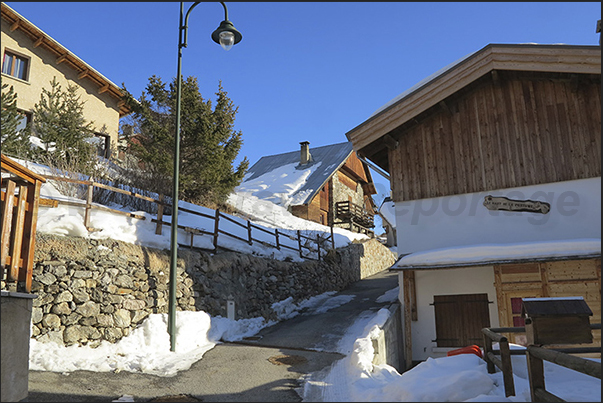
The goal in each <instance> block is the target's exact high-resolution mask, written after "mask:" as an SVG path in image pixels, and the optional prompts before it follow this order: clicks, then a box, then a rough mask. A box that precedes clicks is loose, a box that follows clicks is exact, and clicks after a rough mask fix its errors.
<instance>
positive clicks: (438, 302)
mask: <svg viewBox="0 0 603 403" xmlns="http://www.w3.org/2000/svg"><path fill="white" fill-rule="evenodd" d="M488 303H489V302H488V294H459V295H435V296H434V297H433V305H434V307H435V322H436V341H437V345H438V347H465V346H469V345H472V344H477V345H478V346H482V344H483V342H482V340H483V338H482V328H484V327H490V313H489V310H488Z"/></svg>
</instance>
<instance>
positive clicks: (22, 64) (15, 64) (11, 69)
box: [2, 52, 29, 80]
mask: <svg viewBox="0 0 603 403" xmlns="http://www.w3.org/2000/svg"><path fill="white" fill-rule="evenodd" d="M28 65H29V60H28V59H27V58H25V57H21V56H17V55H15V54H13V53H10V52H5V53H4V58H3V60H2V72H3V73H4V74H8V75H10V76H13V77H16V78H19V79H21V80H27V69H28Z"/></svg>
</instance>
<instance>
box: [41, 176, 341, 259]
mask: <svg viewBox="0 0 603 403" xmlns="http://www.w3.org/2000/svg"><path fill="white" fill-rule="evenodd" d="M44 178H46V180H49V181H51V180H52V181H62V182H70V183H73V184H76V185H83V186H86V187H87V191H86V200H85V201H84V202H83V203H80V202H75V201H65V200H58V199H50V200H52V201H53V202H54V203H55V205H57V204H63V205H69V206H76V207H82V208H84V209H85V214H84V226H85V227H86V228H87V229H88V231H94V230H95V228H92V227H91V225H90V212H91V210H92V209H98V210H103V211H108V212H111V213H114V214H121V215H125V216H128V217H132V218H136V219H139V220H145V219H146V217H145V216H143V215H140V214H134V213H129V212H125V211H121V210H116V209H112V208H110V207H106V206H103V205H98V204H93V202H92V200H93V197H94V188H99V189H105V190H108V191H110V192H115V193H121V194H125V195H127V196H131V197H134V198H137V199H141V200H145V201H147V202H150V203H153V204H156V205H157V218H156V219H152V220H151V221H152V222H154V223H156V227H155V233H156V234H158V235H161V233H162V227H163V226H164V225H168V226H170V225H171V223H170V222H168V221H163V216H164V210H165V209H166V207H171V204H170V203H168V202H166V199H167V197H166V196H164V195H159V196H158V198H157V199H155V198H152V197H148V196H144V195H141V194H139V193H136V192H132V191H129V190H124V189H120V188H116V187H112V186H109V185H106V184H102V183H98V182H95V181H91V180H77V179H71V178H65V177H62V176H51V175H45V176H44ZM47 200H48V199H47ZM44 204H48V202H45V203H44ZM178 211H181V212H186V213H190V214H194V215H198V216H200V217H204V218H207V219H210V220H213V222H214V228H213V231H212V232H210V231H207V230H205V229H203V228H194V227H187V226H184V225H178V228H180V229H182V230H184V231H185V232H187V233H188V234H190V243H189V245H186V246H189V247H190V248H193V247H194V246H193V243H194V237H195V236H198V235H208V236H211V237H212V243H213V251H214V252H216V251H217V250H218V249H219V248H220V249H228V248H226V247H224V246H220V245H219V243H218V239H219V237H220V235H224V236H227V237H229V238H233V239H236V240H239V241H241V242H245V243H247V244H249V245H253V244H254V242H255V243H256V244H258V243H259V244H261V245H262V246H265V247H269V248H274V249H276V250H282V249H289V250H292V251H295V252H296V253H298V254H299V257H300V258H304V259H313V260H321V259H322V258H323V257H324V256H325V255H326V251H327V250H329V249H334V248H335V237H334V234H333V227H330V235H328V236H321V235H320V234H317V235H316V237H309V236H306V235H304V234H302V231H300V230H297V231H294V233H295V235H291V234H288V233H287V232H288V231H283V230H280V231H279V229H278V228H277V229H275V230H274V231H270V230H268V229H266V228H263V227H261V226H258V225H256V224H254V223H252V222H251V221H250V220H246V221H245V222H244V223H241V222H239V221H237V220H235V219H234V218H233V217H232V216H230V215H228V214H225V213H223V212H221V211H220V210H219V209H216V210H214V211H215V213H214V214H212V215H210V214H205V213H202V212H200V211H195V210H191V209H187V208H184V207H178ZM221 220H226V221H229V222H231V223H233V224H235V225H237V226H240V227H241V228H242V229H244V230H245V231H246V234H247V236H246V237H242V236H240V235H236V234H233V233H230V232H227V231H225V230H222V229H220V222H221ZM254 231H255V232H256V233H257V232H258V231H260V232H262V233H265V234H267V235H269V236H271V237H274V243H271V242H266V241H262V240H260V239H258V238H257V236H255V237H254ZM283 238H288V239H290V240H292V241H294V242H295V243H296V246H295V247H293V246H290V245H287V244H285V243H283V242H282V239H283ZM180 246H184V245H180ZM321 251H322V253H321ZM313 254H316V257H314V256H313Z"/></svg>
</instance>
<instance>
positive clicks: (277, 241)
mask: <svg viewBox="0 0 603 403" xmlns="http://www.w3.org/2000/svg"><path fill="white" fill-rule="evenodd" d="M274 238H275V239H276V249H278V250H281V244H280V242H279V240H278V228H275V229H274Z"/></svg>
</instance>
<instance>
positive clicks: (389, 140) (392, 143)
mask: <svg viewBox="0 0 603 403" xmlns="http://www.w3.org/2000/svg"><path fill="white" fill-rule="evenodd" d="M383 142H384V143H385V145H386V146H387V148H389V149H390V150H395V149H396V148H398V141H397V140H396V139H394V138H393V137H392V136H390V135H389V134H386V135H385V136H383Z"/></svg>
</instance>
